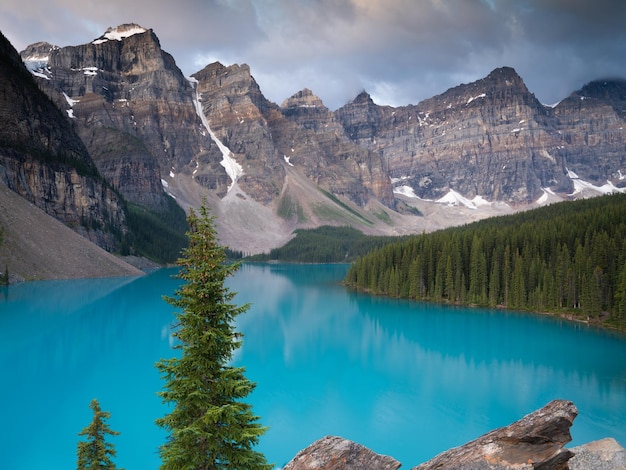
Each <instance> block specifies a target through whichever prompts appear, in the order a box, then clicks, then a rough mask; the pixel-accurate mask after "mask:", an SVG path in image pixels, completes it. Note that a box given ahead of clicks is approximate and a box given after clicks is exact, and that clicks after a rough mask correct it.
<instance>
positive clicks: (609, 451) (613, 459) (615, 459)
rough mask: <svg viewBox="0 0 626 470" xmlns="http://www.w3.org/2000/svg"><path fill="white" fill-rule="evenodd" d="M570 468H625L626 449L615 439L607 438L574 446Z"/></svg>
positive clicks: (586, 469) (606, 469) (592, 469)
mask: <svg viewBox="0 0 626 470" xmlns="http://www.w3.org/2000/svg"><path fill="white" fill-rule="evenodd" d="M571 451H572V452H573V453H574V457H572V458H571V459H570V461H569V468H570V470H624V469H626V449H624V448H623V447H622V446H621V445H620V444H619V443H618V442H617V441H616V440H615V439H613V438H606V439H601V440H599V441H593V442H590V443H588V444H583V445H581V446H578V447H573V448H572V449H571Z"/></svg>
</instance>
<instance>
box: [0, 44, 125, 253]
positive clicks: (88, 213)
mask: <svg viewBox="0 0 626 470" xmlns="http://www.w3.org/2000/svg"><path fill="white" fill-rule="evenodd" d="M0 61H1V62H2V67H0V96H1V97H2V99H0V178H1V179H2V180H3V182H4V183H5V184H6V185H7V186H8V187H9V188H10V189H12V190H13V191H15V192H16V193H18V194H20V195H21V196H23V197H24V198H26V199H27V200H28V201H30V202H31V203H33V204H35V205H36V206H38V207H40V208H41V209H43V210H44V211H46V212H47V213H48V214H50V215H52V216H54V217H55V218H57V219H59V220H61V221H63V222H64V223H66V224H67V225H69V226H70V227H72V228H74V229H75V230H76V231H78V232H79V233H82V234H83V235H85V236H87V237H88V238H89V239H91V240H92V241H94V242H96V243H97V244H99V245H100V246H102V247H104V248H108V249H111V248H113V247H114V245H115V235H113V233H112V231H111V230H110V229H111V228H113V231H117V232H118V233H123V232H124V231H125V230H126V227H125V216H124V212H123V210H122V203H121V201H120V199H119V198H118V196H117V195H116V194H115V192H114V191H113V190H112V189H111V188H110V187H109V186H108V185H106V184H104V182H103V181H102V179H101V178H100V177H99V175H98V172H97V170H96V167H95V164H94V162H93V161H92V159H91V157H90V155H89V153H88V152H87V149H86V148H85V146H84V144H83V142H82V141H81V139H80V137H79V136H78V135H77V134H76V132H75V130H74V128H73V127H72V126H71V125H70V124H69V122H68V121H67V119H66V118H65V117H64V116H63V115H62V114H61V112H60V111H59V109H58V108H57V107H56V106H55V105H54V104H53V103H52V101H50V99H49V98H48V97H47V96H46V95H45V94H44V93H43V92H42V91H41V90H40V89H39V88H38V86H37V84H36V83H35V81H34V80H33V78H32V76H31V74H30V73H29V72H28V71H27V69H26V68H25V67H24V65H23V63H22V61H21V60H20V57H19V55H18V54H17V52H16V51H15V49H13V47H12V46H11V45H10V44H9V42H8V41H7V40H6V39H5V38H4V37H3V36H0ZM107 227H108V229H107Z"/></svg>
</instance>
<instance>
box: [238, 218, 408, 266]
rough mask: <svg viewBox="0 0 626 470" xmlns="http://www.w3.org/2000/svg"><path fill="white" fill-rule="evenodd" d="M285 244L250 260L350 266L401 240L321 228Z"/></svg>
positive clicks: (298, 232)
mask: <svg viewBox="0 0 626 470" xmlns="http://www.w3.org/2000/svg"><path fill="white" fill-rule="evenodd" d="M295 234H296V236H295V237H294V238H292V239H291V240H289V242H287V243H286V244H285V245H283V246H281V247H279V248H274V249H273V250H271V251H270V252H269V253H267V254H261V255H254V256H249V257H247V258H246V260H248V261H270V260H271V261H287V262H297V263H347V262H350V261H354V260H355V259H356V258H357V257H359V256H363V255H365V254H366V253H368V252H370V251H372V250H374V249H375V248H379V247H381V246H384V245H386V244H388V243H392V242H397V241H398V240H399V239H400V238H398V237H385V236H368V235H365V234H363V232H361V231H359V230H357V229H355V228H353V227H347V226H343V227H333V226H328V225H325V226H322V227H318V228H314V229H299V230H296V231H295Z"/></svg>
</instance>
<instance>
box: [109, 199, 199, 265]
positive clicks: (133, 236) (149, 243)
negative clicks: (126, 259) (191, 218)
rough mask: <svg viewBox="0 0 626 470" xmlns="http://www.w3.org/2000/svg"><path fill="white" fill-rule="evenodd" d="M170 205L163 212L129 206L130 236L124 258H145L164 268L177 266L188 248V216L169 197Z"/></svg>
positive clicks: (122, 247) (124, 247)
mask: <svg viewBox="0 0 626 470" xmlns="http://www.w3.org/2000/svg"><path fill="white" fill-rule="evenodd" d="M166 202H167V204H166V206H165V207H164V208H162V209H161V210H160V211H156V210H150V209H147V208H145V207H143V206H139V205H137V204H133V203H131V202H128V203H127V205H126V220H127V223H128V229H129V232H128V233H127V234H126V236H125V237H124V238H123V241H122V246H121V249H120V252H121V254H122V255H129V254H135V255H137V256H144V257H146V258H148V259H151V260H152V261H155V262H157V263H160V264H168V263H174V262H175V261H176V260H177V259H178V257H179V256H180V252H181V250H182V249H183V248H185V247H186V246H187V237H186V235H185V232H186V231H187V229H188V225H187V215H186V214H185V211H184V210H183V209H182V208H181V207H180V206H179V205H178V204H177V203H176V201H174V199H172V198H171V197H167V198H166Z"/></svg>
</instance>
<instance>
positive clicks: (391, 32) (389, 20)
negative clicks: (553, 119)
mask: <svg viewBox="0 0 626 470" xmlns="http://www.w3.org/2000/svg"><path fill="white" fill-rule="evenodd" d="M131 22H134V23H138V24H140V25H141V26H143V27H145V28H152V29H153V30H154V32H155V33H156V35H157V36H158V37H159V39H160V41H161V46H162V47H163V49H164V50H165V51H167V52H169V53H170V54H172V55H173V56H174V58H175V59H176V62H177V64H178V66H179V67H180V68H181V69H182V71H183V72H184V73H185V74H186V75H191V74H192V73H194V72H196V71H198V70H200V69H202V68H203V67H204V66H205V65H207V64H209V63H211V62H214V61H219V62H221V63H223V64H224V65H231V64H234V63H238V64H242V63H246V64H248V65H250V68H251V71H252V75H253V76H254V78H255V79H256V81H257V82H258V83H259V85H260V87H261V91H262V92H263V94H264V95H265V96H266V97H267V98H268V99H270V100H272V101H274V102H276V103H278V104H280V103H282V101H283V100H285V99H286V98H288V97H289V96H291V95H293V94H294V93H296V92H297V91H299V90H301V89H303V88H309V89H311V90H313V92H314V93H315V94H316V95H318V96H319V97H320V98H321V99H322V100H323V101H324V103H325V104H326V106H328V107H329V108H331V109H336V108H338V107H340V106H342V105H343V104H345V103H346V102H348V101H350V100H351V99H353V98H354V97H355V96H356V95H357V94H358V93H359V92H360V91H362V90H366V91H368V92H369V93H370V94H371V95H372V98H373V99H374V101H375V102H376V103H378V104H389V105H393V106H400V105H405V104H415V103H418V102H419V101H421V100H423V99H425V98H429V97H431V96H433V95H436V94H439V93H442V92H444V91H445V90H447V89H448V88H450V87H453V86H456V85H459V84H461V83H468V82H471V81H474V80H478V79H480V78H482V77H484V76H486V75H487V74H488V73H489V72H490V71H491V70H493V69H494V68H496V67H501V66H511V67H514V68H515V69H516V70H517V72H518V73H519V74H520V75H521V77H522V78H523V79H524V81H525V83H526V85H527V86H528V88H529V89H530V91H531V92H533V93H535V95H536V96H537V98H539V99H540V100H541V101H542V102H544V103H547V104H551V103H555V102H557V101H559V100H561V99H563V98H565V97H566V96H567V95H569V94H570V93H571V92H572V91H574V90H577V89H579V88H580V87H582V86H583V85H584V84H585V83H587V82H589V81H590V80H594V79H599V78H610V77H621V78H626V2H624V1H621V0H176V1H170V0H2V4H1V5H0V31H2V33H3V34H4V35H5V36H6V37H7V38H8V39H9V40H10V41H11V43H12V44H13V45H14V46H15V48H16V49H17V50H18V51H19V50H22V49H24V48H25V47H26V46H27V45H29V44H31V43H34V42H37V41H47V42H50V43H52V44H55V45H58V46H68V45H78V44H84V43H87V42H90V41H91V40H93V39H95V38H97V37H98V36H100V35H101V34H102V33H104V31H105V30H106V29H107V28H108V27H109V26H117V25H119V24H123V23H131Z"/></svg>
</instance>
